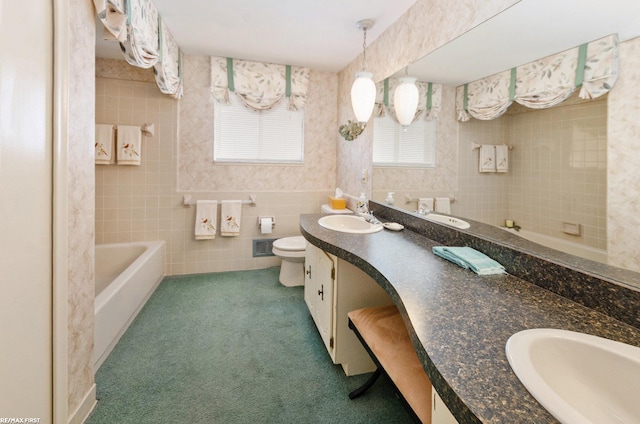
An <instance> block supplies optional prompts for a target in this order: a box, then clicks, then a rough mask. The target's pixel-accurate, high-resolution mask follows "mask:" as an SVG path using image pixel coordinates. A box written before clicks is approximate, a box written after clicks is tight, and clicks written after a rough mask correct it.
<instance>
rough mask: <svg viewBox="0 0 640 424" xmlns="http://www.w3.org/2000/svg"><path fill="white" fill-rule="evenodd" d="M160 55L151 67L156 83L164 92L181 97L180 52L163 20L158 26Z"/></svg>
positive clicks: (177, 97)
mask: <svg viewBox="0 0 640 424" xmlns="http://www.w3.org/2000/svg"><path fill="white" fill-rule="evenodd" d="M159 30H160V31H159V39H160V57H159V59H158V62H157V63H156V64H155V65H154V67H153V73H154V74H155V76H156V84H158V88H159V89H160V91H161V92H163V93H164V94H169V95H171V96H173V97H175V98H176V99H180V98H182V53H181V52H180V47H179V46H178V43H176V40H175V39H174V38H173V35H171V31H169V28H168V27H167V25H165V23H164V21H160V27H159Z"/></svg>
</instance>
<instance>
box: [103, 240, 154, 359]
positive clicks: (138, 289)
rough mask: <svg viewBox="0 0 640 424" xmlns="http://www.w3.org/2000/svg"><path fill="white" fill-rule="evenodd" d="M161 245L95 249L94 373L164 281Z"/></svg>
mask: <svg viewBox="0 0 640 424" xmlns="http://www.w3.org/2000/svg"><path fill="white" fill-rule="evenodd" d="M164 253H165V246H164V241H151V242H135V243H114V244H99V245H96V272H95V274H96V298H95V306H94V311H95V324H94V348H93V362H94V365H95V367H94V370H95V371H97V370H98V368H100V365H102V363H103V362H104V360H105V359H106V358H107V356H109V353H111V351H112V350H113V348H114V346H115V345H116V343H118V340H120V337H121V336H122V335H123V334H124V332H125V331H126V330H127V328H128V327H129V325H130V324H131V322H132V321H133V319H134V318H135V317H136V315H137V314H138V312H140V309H142V307H143V306H144V304H145V303H146V301H147V300H148V299H149V296H151V294H152V293H153V291H154V290H155V289H156V287H157V286H158V284H159V283H160V281H161V280H162V278H163V277H164Z"/></svg>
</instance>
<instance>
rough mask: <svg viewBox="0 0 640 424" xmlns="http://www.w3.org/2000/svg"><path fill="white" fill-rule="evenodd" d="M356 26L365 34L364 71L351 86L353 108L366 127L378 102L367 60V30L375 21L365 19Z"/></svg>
mask: <svg viewBox="0 0 640 424" xmlns="http://www.w3.org/2000/svg"><path fill="white" fill-rule="evenodd" d="M356 26H357V27H358V28H359V29H361V30H362V31H363V32H364V42H363V43H362V71H361V72H357V73H356V79H355V81H354V82H353V85H352V86H351V107H353V113H354V114H355V115H356V120H357V121H358V122H359V123H360V124H361V125H362V126H364V125H365V124H366V123H367V121H368V120H369V118H371V114H372V113H373V105H374V104H375V101H376V85H375V83H374V82H373V74H372V73H370V72H366V60H367V30H368V29H369V28H371V27H372V26H373V20H371V19H363V20H361V21H358V23H357V24H356Z"/></svg>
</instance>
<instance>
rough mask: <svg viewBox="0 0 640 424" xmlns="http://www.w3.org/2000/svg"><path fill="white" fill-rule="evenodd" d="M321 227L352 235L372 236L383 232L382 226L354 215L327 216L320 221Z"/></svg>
mask: <svg viewBox="0 0 640 424" xmlns="http://www.w3.org/2000/svg"><path fill="white" fill-rule="evenodd" d="M318 224H320V226H321V227H324V228H327V229H329V230H333V231H340V232H343V233H352V234H370V233H377V232H378V231H381V230H382V224H371V223H369V222H367V221H365V220H364V219H363V218H360V217H359V216H354V215H327V216H323V217H322V218H320V219H319V220H318Z"/></svg>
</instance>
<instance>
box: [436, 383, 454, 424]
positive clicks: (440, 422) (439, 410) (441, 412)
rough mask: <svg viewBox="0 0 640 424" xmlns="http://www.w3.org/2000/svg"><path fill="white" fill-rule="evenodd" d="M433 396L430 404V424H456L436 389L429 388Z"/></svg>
mask: <svg viewBox="0 0 640 424" xmlns="http://www.w3.org/2000/svg"><path fill="white" fill-rule="evenodd" d="M431 393H432V396H433V399H432V402H431V424H458V421H457V420H456V418H455V417H454V416H453V414H452V413H451V411H449V408H447V405H445V404H444V402H443V401H442V399H441V398H440V396H439V395H438V392H436V389H435V388H433V387H431Z"/></svg>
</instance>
